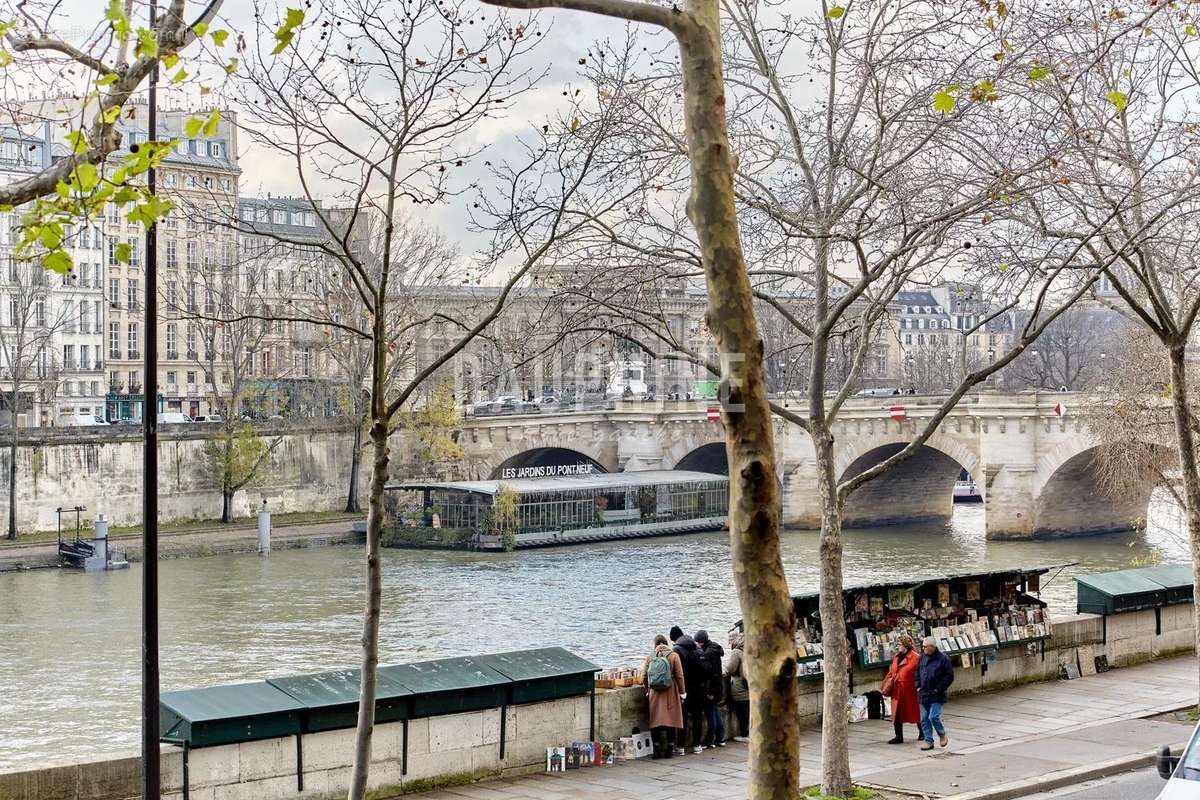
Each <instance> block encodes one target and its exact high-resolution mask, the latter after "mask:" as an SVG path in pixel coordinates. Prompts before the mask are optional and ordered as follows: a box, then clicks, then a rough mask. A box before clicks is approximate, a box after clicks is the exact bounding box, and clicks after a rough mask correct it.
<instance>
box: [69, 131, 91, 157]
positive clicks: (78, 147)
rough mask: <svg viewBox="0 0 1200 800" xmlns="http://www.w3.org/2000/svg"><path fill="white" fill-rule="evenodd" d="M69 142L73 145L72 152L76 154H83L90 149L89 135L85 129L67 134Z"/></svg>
mask: <svg viewBox="0 0 1200 800" xmlns="http://www.w3.org/2000/svg"><path fill="white" fill-rule="evenodd" d="M65 138H66V140H67V144H69V145H71V152H73V153H74V154H75V155H81V154H83V153H86V152H87V151H88V143H87V137H86V136H84V134H83V131H71V132H70V133H68V134H67V135H66V137H65Z"/></svg>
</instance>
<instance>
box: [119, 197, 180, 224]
mask: <svg viewBox="0 0 1200 800" xmlns="http://www.w3.org/2000/svg"><path fill="white" fill-rule="evenodd" d="M174 207H175V204H174V203H172V202H171V201H170V200H166V199H163V198H160V197H155V196H154V195H148V196H147V197H146V198H145V200H144V201H143V202H141V203H139V204H138V205H136V206H134V207H133V209H132V210H131V211H130V212H129V214H128V215H126V219H128V220H129V221H130V222H133V223H138V222H140V223H141V224H142V226H143V227H145V228H146V229H147V230H149V229H150V226H151V225H153V224H154V223H155V222H157V221H158V220H160V219H162V218H163V217H165V216H166V215H167V212H168V211H170V210H171V209H172V208H174Z"/></svg>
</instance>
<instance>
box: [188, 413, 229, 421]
mask: <svg viewBox="0 0 1200 800" xmlns="http://www.w3.org/2000/svg"><path fill="white" fill-rule="evenodd" d="M224 421H225V418H224V417H222V416H221V415H220V414H201V415H200V416H198V417H196V419H194V420H193V422H224Z"/></svg>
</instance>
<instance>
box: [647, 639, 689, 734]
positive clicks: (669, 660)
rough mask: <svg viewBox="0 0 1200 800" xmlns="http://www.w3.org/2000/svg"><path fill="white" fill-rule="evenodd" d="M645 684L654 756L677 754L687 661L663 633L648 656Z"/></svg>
mask: <svg viewBox="0 0 1200 800" xmlns="http://www.w3.org/2000/svg"><path fill="white" fill-rule="evenodd" d="M642 685H643V686H645V687H646V699H647V700H648V701H649V703H650V735H651V737H652V738H653V739H654V754H653V757H654V758H670V757H671V756H672V755H674V754H675V731H677V730H678V729H680V728H682V727H683V702H684V698H686V697H687V684H686V683H685V682H684V677H683V665H682V664H681V663H680V662H679V656H678V655H677V654H676V653H675V651H674V650H672V649H671V645H670V644H668V643H667V637H665V636H663V635H662V634H661V633H660V634H658V635H657V636H655V637H654V652H652V653H651V654H650V655H649V656H647V657H646V663H645V665H644V667H643V669H642Z"/></svg>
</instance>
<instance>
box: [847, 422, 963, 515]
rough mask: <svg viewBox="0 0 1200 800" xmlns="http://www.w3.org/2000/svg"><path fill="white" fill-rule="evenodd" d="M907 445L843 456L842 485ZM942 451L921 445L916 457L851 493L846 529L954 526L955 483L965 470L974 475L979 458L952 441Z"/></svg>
mask: <svg viewBox="0 0 1200 800" xmlns="http://www.w3.org/2000/svg"><path fill="white" fill-rule="evenodd" d="M932 441H933V440H932V439H931V440H930V442H932ZM907 445H908V442H906V441H892V442H886V443H882V444H880V443H875V444H874V445H873V446H871V445H863V446H861V447H859V448H856V449H855V450H850V451H848V452H845V453H843V454H842V455H841V458H839V471H838V473H837V474H838V479H839V481H844V480H847V479H849V478H852V477H854V476H855V475H858V474H859V473H861V472H864V471H866V470H868V469H870V468H871V467H873V466H875V465H876V464H878V463H880V462H881V461H883V460H885V459H887V458H890V457H891V456H893V455H895V454H896V453H899V452H900V451H901V450H903V449H904V448H905V447H906V446H907ZM938 445H939V446H934V445H932V444H930V443H926V444H924V445H922V446H921V447H920V448H918V449H917V452H916V453H914V454H913V455H912V456H910V457H909V458H907V459H906V460H904V461H902V462H900V463H899V464H897V465H896V466H894V467H892V468H891V469H889V470H888V471H887V472H885V473H883V474H882V475H880V476H879V477H877V478H875V479H874V480H871V481H869V482H867V483H866V484H864V485H863V486H860V487H859V488H858V489H857V490H855V491H854V492H852V493H851V494H850V497H849V498H848V499H847V501H846V508H845V510H844V512H843V515H842V525H843V526H844V527H846V528H861V527H869V526H874V525H897V524H903V523H912V522H945V521H947V520H949V519H950V516H951V514H953V513H954V482H955V481H956V480H958V476H959V473H960V472H961V471H962V470H964V469H965V470H967V472H969V473H972V474H974V470H976V469H977V468H978V466H979V458H978V456H976V455H975V454H974V453H973V452H971V451H970V450H969V449H968V448H966V447H964V446H962V445H959V444H958V443H957V442H954V441H953V440H943V441H940V442H938Z"/></svg>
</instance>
